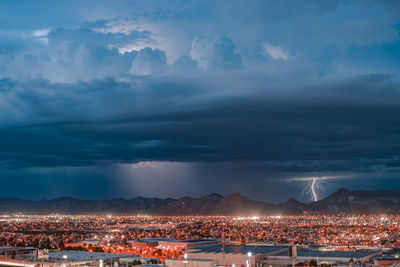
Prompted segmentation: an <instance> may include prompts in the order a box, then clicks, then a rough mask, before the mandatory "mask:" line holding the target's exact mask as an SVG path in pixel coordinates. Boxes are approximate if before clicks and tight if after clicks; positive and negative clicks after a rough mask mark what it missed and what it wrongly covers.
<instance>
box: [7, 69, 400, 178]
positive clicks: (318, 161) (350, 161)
mask: <svg viewBox="0 0 400 267" xmlns="http://www.w3.org/2000/svg"><path fill="white" fill-rule="evenodd" d="M141 81H142V80H141V78H138V79H137V80H135V79H134V78H132V81H130V82H117V81H114V80H112V79H109V80H97V81H93V82H87V83H78V84H51V83H48V82H46V81H40V80H38V81H36V82H31V83H30V84H26V83H25V84H24V83H19V82H17V81H12V80H4V81H3V82H2V86H1V88H2V89H1V94H2V99H3V100H7V102H8V103H14V105H13V107H11V106H10V107H8V108H7V109H3V110H2V113H3V116H2V117H1V118H2V124H3V126H2V129H1V132H0V135H1V138H0V140H1V141H0V142H1V147H2V151H1V156H0V157H1V159H2V165H3V166H8V167H11V168H18V167H29V166H74V165H92V164H96V163H99V162H139V161H181V162H191V161H203V162H214V161H234V160H239V161H268V162H270V163H269V164H270V165H271V170H272V169H274V168H275V169H280V170H281V171H293V172H294V171H298V172H310V171H319V172H323V171H366V170H368V169H369V168H371V167H372V166H375V165H382V166H386V167H387V168H389V167H395V166H397V164H398V152H399V149H400V145H399V144H400V142H399V141H400V140H399V138H400V126H399V125H400V117H399V116H398V114H400V113H399V112H400V107H399V106H398V104H397V103H398V101H399V100H400V95H399V84H397V83H395V82H393V81H392V79H391V77H389V76H385V75H369V76H362V77H356V78H354V79H349V80H346V81H342V82H335V83H334V84H333V85H332V84H327V85H325V84H321V83H319V84H318V85H312V84H311V85H309V86H303V87H302V88H299V89H298V92H297V93H294V94H290V95H287V93H286V92H285V90H283V91H281V92H276V91H275V92H274V90H273V89H270V91H268V88H265V91H264V92H262V91H261V92H260V91H258V92H254V93H252V92H248V93H241V94H239V95H237V96H230V97H225V96H215V95H214V93H215V92H214V91H213V89H209V90H204V91H202V90H199V89H198V88H196V85H194V84H191V83H190V82H188V81H182V82H181V83H179V82H177V81H175V82H172V81H169V80H168V79H167V78H166V79H163V78H160V79H154V80H152V81H149V80H147V83H146V85H143V84H142V83H141ZM233 82H235V81H233ZM161 85H162V86H161ZM210 86H212V84H210ZM226 86H229V83H227V84H226ZM260 86H262V85H260ZM10 87H12V88H13V90H10ZM28 88H29V89H28ZM267 92H268V93H267ZM269 92H273V93H272V94H271V93H269ZM53 94H56V97H54V95H53ZM16 110H18V111H19V110H25V111H26V112H25V113H24V114H23V115H20V114H18V112H17V111H16Z"/></svg>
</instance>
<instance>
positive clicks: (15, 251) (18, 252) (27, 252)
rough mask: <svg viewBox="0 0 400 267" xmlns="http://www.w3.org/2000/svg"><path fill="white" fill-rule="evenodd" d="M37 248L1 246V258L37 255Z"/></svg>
mask: <svg viewBox="0 0 400 267" xmlns="http://www.w3.org/2000/svg"><path fill="white" fill-rule="evenodd" d="M37 251H38V249H37V248H34V247H10V246H4V247H0V259H6V260H7V259H20V258H25V257H34V256H35V255H37Z"/></svg>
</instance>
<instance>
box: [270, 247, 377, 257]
mask: <svg viewBox="0 0 400 267" xmlns="http://www.w3.org/2000/svg"><path fill="white" fill-rule="evenodd" d="M376 252H377V251H374V250H368V251H317V250H312V249H297V257H312V258H317V257H320V258H364V257H367V256H370V255H372V254H374V253H376ZM274 256H289V252H288V251H285V252H282V253H279V254H276V255H274Z"/></svg>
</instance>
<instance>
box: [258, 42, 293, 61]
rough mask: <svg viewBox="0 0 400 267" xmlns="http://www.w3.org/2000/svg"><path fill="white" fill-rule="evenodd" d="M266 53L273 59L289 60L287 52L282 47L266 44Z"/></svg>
mask: <svg viewBox="0 0 400 267" xmlns="http://www.w3.org/2000/svg"><path fill="white" fill-rule="evenodd" d="M263 47H264V49H265V51H266V52H267V53H268V55H269V56H271V57H272V58H273V59H282V60H288V59H289V56H288V54H287V53H286V52H284V51H283V50H282V48H281V46H280V45H276V46H275V45H271V44H269V43H265V44H264V45H263Z"/></svg>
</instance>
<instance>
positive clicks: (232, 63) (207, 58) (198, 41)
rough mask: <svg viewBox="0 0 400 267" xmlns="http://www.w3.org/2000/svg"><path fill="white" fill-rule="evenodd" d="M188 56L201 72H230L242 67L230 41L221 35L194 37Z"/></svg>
mask: <svg viewBox="0 0 400 267" xmlns="http://www.w3.org/2000/svg"><path fill="white" fill-rule="evenodd" d="M190 56H191V57H192V59H193V60H196V61H197V64H198V65H199V68H200V69H202V70H210V69H224V70H231V69H238V68H241V67H242V59H241V57H240V55H239V54H237V53H236V52H235V47H234V45H233V42H232V40H231V39H229V38H227V37H225V36H223V35H215V36H213V37H210V36H204V35H198V36H196V37H195V38H194V39H193V42H192V49H191V51H190Z"/></svg>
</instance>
